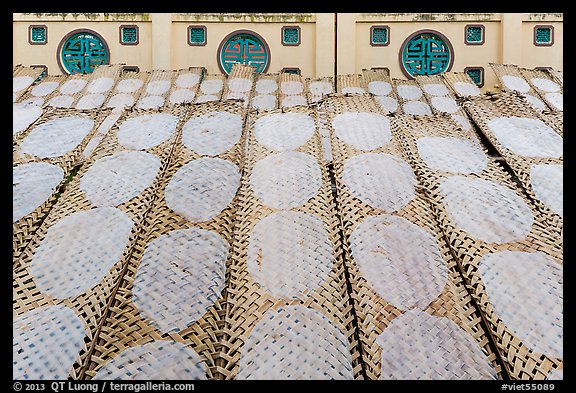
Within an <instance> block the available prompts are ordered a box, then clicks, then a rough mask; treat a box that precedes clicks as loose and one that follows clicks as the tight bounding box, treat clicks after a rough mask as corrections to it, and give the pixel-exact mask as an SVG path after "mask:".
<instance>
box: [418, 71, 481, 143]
mask: <svg viewBox="0 0 576 393" xmlns="http://www.w3.org/2000/svg"><path fill="white" fill-rule="evenodd" d="M414 79H415V80H416V82H417V83H418V85H419V86H420V88H421V89H422V91H423V93H424V96H426V99H427V100H428V102H429V103H430V107H431V109H432V113H436V114H444V115H447V116H448V117H449V118H450V119H451V120H452V121H453V122H454V123H455V124H456V126H458V127H461V128H462V129H463V130H464V131H466V132H467V133H468V134H469V138H470V139H471V140H473V141H475V142H476V143H478V144H480V143H481V142H480V140H479V139H478V136H477V134H476V131H475V130H474V126H473V125H472V123H470V120H469V118H468V114H467V113H466V111H465V110H464V108H463V107H462V105H461V104H460V103H459V102H458V100H457V99H456V96H455V95H454V93H452V91H451V90H450V88H449V87H448V86H447V85H446V83H445V80H444V78H443V77H442V76H441V75H418V76H416V77H415V78H414Z"/></svg>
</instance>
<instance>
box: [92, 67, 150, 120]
mask: <svg viewBox="0 0 576 393" xmlns="http://www.w3.org/2000/svg"><path fill="white" fill-rule="evenodd" d="M150 75H151V73H150V72H133V71H130V72H125V71H122V72H121V73H120V75H119V76H118V78H117V79H118V82H117V83H116V86H115V87H114V89H113V90H112V93H111V94H110V96H109V97H108V99H107V100H106V102H105V103H104V104H103V105H102V107H103V108H113V109H114V112H122V111H123V110H124V109H130V108H133V107H134V106H135V105H136V102H138V99H139V98H140V95H141V94H142V93H143V92H144V91H145V88H146V85H147V82H148V79H149V78H150Z"/></svg>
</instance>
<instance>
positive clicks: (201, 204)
mask: <svg viewBox="0 0 576 393" xmlns="http://www.w3.org/2000/svg"><path fill="white" fill-rule="evenodd" d="M239 186H240V171H239V170H238V167H237V166H236V165H234V164H233V163H231V162H230V161H226V160H223V159H220V158H208V157H203V158H198V159H196V160H193V161H191V162H189V163H188V164H186V165H184V166H183V167H182V168H180V169H179V170H178V171H177V172H176V173H175V174H174V176H172V179H171V180H170V182H169V183H168V185H167V186H166V190H165V192H164V196H165V198H166V205H167V206H168V207H169V208H170V209H172V210H173V211H174V212H176V213H178V214H180V215H181V216H183V217H185V218H186V219H188V220H190V221H191V222H204V221H208V220H211V219H212V218H214V217H216V216H217V215H218V214H220V213H221V212H222V211H223V210H224V209H225V208H226V207H227V206H228V205H229V204H230V202H232V199H234V196H235V195H236V191H237V190H238V187H239Z"/></svg>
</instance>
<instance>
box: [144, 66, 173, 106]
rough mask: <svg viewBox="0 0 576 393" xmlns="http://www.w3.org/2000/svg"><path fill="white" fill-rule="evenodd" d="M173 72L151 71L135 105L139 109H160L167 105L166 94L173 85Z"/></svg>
mask: <svg viewBox="0 0 576 393" xmlns="http://www.w3.org/2000/svg"><path fill="white" fill-rule="evenodd" d="M175 75H176V71H174V70H153V71H150V76H149V77H148V79H147V81H146V86H145V87H144V88H143V89H142V92H141V93H140V98H139V99H138V102H137V103H136V107H137V108H139V109H162V108H164V107H166V106H167V105H168V104H167V102H168V92H169V91H170V88H171V87H172V85H173V84H174V77H175Z"/></svg>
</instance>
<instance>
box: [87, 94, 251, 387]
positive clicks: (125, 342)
mask: <svg viewBox="0 0 576 393" xmlns="http://www.w3.org/2000/svg"><path fill="white" fill-rule="evenodd" d="M222 111H226V112H229V113H232V114H237V115H239V116H241V117H243V111H242V106H241V105H239V104H238V103H233V102H226V103H219V102H215V103H204V104H196V105H194V106H193V107H192V108H191V110H190V112H189V114H188V115H187V116H186V117H185V118H184V119H183V124H186V122H188V121H189V120H190V119H194V118H199V117H201V116H205V115H207V114H209V113H213V112H222ZM242 145H243V140H242V139H241V140H239V141H238V142H237V143H236V144H234V145H233V146H232V147H231V148H229V149H228V150H227V151H225V152H223V153H222V154H219V155H218V156H216V157H209V158H205V157H204V158H203V157H201V156H200V155H198V154H196V153H194V152H193V151H192V150H190V149H188V148H187V147H186V146H185V144H184V143H183V141H182V133H179V135H178V137H177V140H176V142H175V145H174V149H173V151H172V153H171V155H170V160H169V163H168V165H167V167H166V170H165V172H164V173H163V175H162V178H161V179H160V181H159V184H158V188H157V199H156V200H155V201H154V203H153V206H152V207H151V209H150V210H149V211H148V212H147V214H146V218H145V220H144V221H143V223H142V227H141V232H140V235H139V237H138V238H137V240H136V243H135V246H134V252H133V253H132V255H131V257H130V259H129V260H128V261H127V266H126V269H125V272H124V273H123V276H122V278H121V281H120V283H119V285H118V290H117V292H116V295H115V298H114V300H113V302H112V304H111V307H110V314H109V316H108V318H107V319H106V322H105V323H104V325H103V326H102V330H101V332H100V335H99V339H98V340H97V341H96V343H95V345H94V350H93V354H92V357H91V360H90V363H89V364H87V367H86V373H85V375H86V377H87V378H92V377H94V376H95V375H100V374H98V373H99V370H100V369H101V368H110V367H111V366H109V365H111V364H112V363H111V362H117V360H115V359H121V358H122V357H123V356H124V355H123V354H124V353H129V352H130V351H132V350H137V348H139V347H138V346H140V345H143V344H148V345H151V344H150V343H158V342H159V340H166V341H167V342H168V343H171V345H174V342H176V343H180V344H181V346H182V347H186V349H187V350H188V351H193V352H195V353H197V354H198V355H199V357H200V359H201V365H202V366H201V368H202V369H205V371H203V372H202V373H201V375H200V374H198V373H195V374H194V378H197V377H203V378H209V379H221V375H219V373H218V370H217V362H218V359H219V356H220V355H219V354H220V351H221V347H222V345H221V343H220V341H221V337H222V334H223V327H224V325H223V324H224V316H225V314H224V313H225V309H224V304H225V296H226V294H225V292H223V293H218V294H217V295H218V296H217V298H214V297H215V295H216V292H217V290H216V289H210V287H214V285H215V284H210V283H209V282H204V284H203V285H198V284H196V285H193V286H192V287H190V284H193V283H194V282H195V281H194V277H196V278H197V277H198V273H197V271H198V270H199V269H200V265H199V264H200V263H208V264H207V265H206V267H205V269H206V271H207V272H208V274H209V276H208V277H212V278H215V277H216V276H213V275H212V274H214V273H210V272H217V271H218V269H219V268H218V266H221V268H224V266H223V263H224V262H225V275H226V282H227V281H228V275H229V272H228V269H229V267H228V266H229V264H230V263H231V259H230V258H231V257H232V251H231V250H228V249H229V248H230V244H231V243H232V234H233V227H234V214H235V210H236V198H234V199H233V200H232V201H230V203H229V204H228V205H227V206H225V207H223V209H222V211H221V212H220V213H219V214H217V215H216V216H215V217H213V218H211V219H208V220H205V221H203V222H191V221H190V220H188V219H186V217H184V216H182V215H181V214H178V213H176V212H175V211H174V210H172V209H171V208H170V207H169V206H168V203H167V198H166V195H167V194H168V191H167V190H168V187H169V186H170V184H171V183H172V180H173V179H174V176H175V175H176V174H177V173H178V172H179V171H180V170H181V169H182V168H183V167H185V166H187V165H189V164H191V163H195V162H198V160H202V159H204V160H206V159H208V160H222V161H226V162H228V163H230V165H235V166H237V167H239V164H240V161H241V157H242V150H241V146H242ZM205 180H206V182H207V183H206V184H205V186H204V191H205V192H206V193H210V192H219V190H220V189H221V188H222V186H223V185H222V184H219V183H208V182H209V181H210V178H206V179H205ZM178 233H203V234H210V236H211V237H213V238H215V239H220V240H218V242H223V243H224V244H225V245H226V246H225V249H226V254H225V255H228V258H225V261H221V260H220V262H218V261H217V260H214V257H213V256H211V254H210V253H208V254H201V255H205V257H206V261H201V260H196V258H193V255H194V254H196V253H202V248H201V247H202V244H196V245H195V247H196V248H195V249H194V248H192V249H189V248H187V249H188V253H192V254H191V255H190V258H191V259H193V262H194V264H193V265H191V266H186V265H183V263H186V262H188V261H183V260H181V259H179V256H178V254H171V253H170V250H166V249H164V251H162V249H161V248H154V247H152V246H151V245H153V244H154V243H157V244H160V243H162V241H163V239H166V238H167V237H170V236H174V235H175V234H178ZM165 244H167V245H170V244H171V245H172V247H170V249H172V248H174V249H177V247H178V243H177V241H176V242H175V243H165ZM185 244H186V243H185ZM187 244H189V246H188V247H192V246H193V244H194V241H190V240H188V243H187ZM180 250H181V251H179V252H186V251H185V250H184V248H181V249H180ZM159 255H163V257H162V258H160V259H158V258H157V257H158V256H159ZM147 261H150V262H147ZM151 264H152V265H151ZM157 265H160V266H157ZM162 265H165V266H164V267H162ZM154 272H156V273H157V274H158V276H156V278H155V279H153V280H152V279H151V277H150V276H149V275H150V274H154ZM147 277H148V278H147ZM218 277H220V275H218ZM220 278H221V279H224V271H222V272H221V277H220ZM155 283H157V284H155ZM189 283H190V284H189ZM176 286H179V289H177V288H176ZM223 286H224V281H221V286H220V287H219V288H220V290H221V288H222V287H223ZM211 291H215V292H211ZM212 293H214V295H212ZM196 303H198V304H200V305H202V306H203V307H204V308H202V310H206V311H205V312H201V311H200V312H199V311H198V310H199V309H198V308H194V310H195V311H194V312H193V314H192V310H191V308H190V307H191V306H190V305H192V306H194V304H196ZM162 314H164V315H165V316H164V317H163V320H159V319H158V318H160V317H159V316H160V315H162ZM194 316H195V317H194ZM119 326H123V328H122V329H119V328H118V327H119ZM180 344H179V345H180ZM146 353H147V355H146V357H147V359H148V361H147V363H150V362H152V363H154V362H161V360H162V359H161V358H160V357H159V356H160V354H158V355H156V354H154V353H151V352H146ZM156 356H158V358H155V357H156ZM162 372H164V373H165V372H169V370H162ZM140 373H141V374H140V378H144V379H147V378H150V377H151V376H153V375H157V376H158V377H161V378H163V379H164V378H168V379H169V378H170V375H165V374H164V375H162V374H161V373H160V371H158V374H154V370H150V369H149V366H147V365H143V368H142V370H141V371H140Z"/></svg>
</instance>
